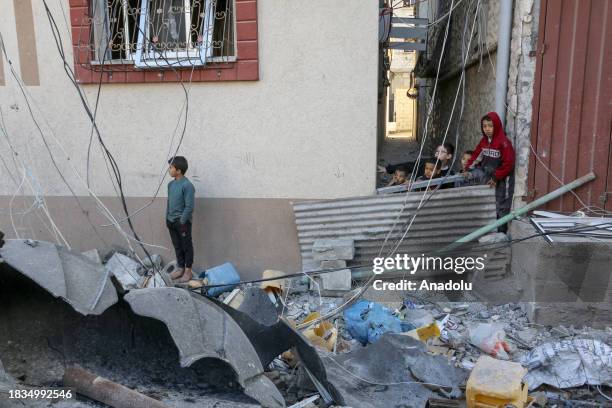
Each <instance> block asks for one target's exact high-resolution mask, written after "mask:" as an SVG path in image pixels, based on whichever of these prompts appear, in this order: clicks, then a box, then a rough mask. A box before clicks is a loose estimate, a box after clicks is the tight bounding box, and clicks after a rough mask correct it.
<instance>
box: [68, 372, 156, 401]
mask: <svg viewBox="0 0 612 408" xmlns="http://www.w3.org/2000/svg"><path fill="white" fill-rule="evenodd" d="M64 387H68V388H72V389H74V390H75V392H77V393H79V394H81V395H84V396H86V397H88V398H91V399H93V400H95V401H100V402H103V403H104V404H106V405H109V406H111V407H113V408H168V406H167V405H166V404H163V403H162V402H160V401H158V400H156V399H153V398H151V397H148V396H146V395H143V394H141V393H139V392H136V391H134V390H131V389H129V388H127V387H124V386H123V385H121V384H117V383H115V382H113V381H110V380H108V379H106V378H103V377H99V376H97V375H95V374H93V373H91V372H89V371H87V370H84V369H82V368H81V367H76V366H72V367H68V368H66V371H65V372H64Z"/></svg>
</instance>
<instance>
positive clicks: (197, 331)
mask: <svg viewBox="0 0 612 408" xmlns="http://www.w3.org/2000/svg"><path fill="white" fill-rule="evenodd" d="M124 299H125V300H126V301H127V302H128V303H129V304H130V306H131V308H132V310H133V311H134V313H136V314H138V315H141V316H146V317H152V318H154V319H157V320H160V321H162V322H164V323H165V324H166V326H167V327H168V331H169V332H170V335H171V336H172V339H173V340H174V343H175V344H176V346H177V348H178V350H179V357H180V363H181V366H182V367H189V366H190V365H192V364H193V363H195V362H196V361H198V360H200V359H202V358H207V357H212V358H218V359H221V360H223V361H225V362H227V363H228V364H230V365H231V366H232V368H233V369H234V370H235V372H236V374H237V377H238V382H239V383H240V385H241V386H242V387H243V388H244V392H245V394H246V395H248V396H250V397H251V398H254V399H255V400H257V401H258V402H259V403H260V404H261V405H262V406H264V407H284V406H285V401H284V399H283V397H282V395H281V394H280V392H279V390H278V389H277V388H276V386H275V385H274V384H273V383H272V381H270V379H268V377H266V376H265V375H264V374H263V371H264V367H263V365H262V364H261V361H260V359H259V356H258V355H257V352H256V350H255V348H254V347H253V345H252V344H251V342H250V341H249V338H248V337H247V336H246V335H245V333H244V332H243V330H242V329H241V327H240V326H239V325H238V323H236V321H235V320H234V319H232V318H231V317H230V316H229V315H228V314H227V313H225V312H224V310H223V309H222V308H220V307H219V306H218V305H216V304H215V303H214V302H212V301H210V300H209V299H207V298H204V297H201V296H198V295H195V294H192V293H190V292H189V291H186V290H183V289H178V288H150V289H139V290H134V291H130V292H129V293H128V294H127V295H126V296H125V298H124Z"/></svg>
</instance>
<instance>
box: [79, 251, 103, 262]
mask: <svg viewBox="0 0 612 408" xmlns="http://www.w3.org/2000/svg"><path fill="white" fill-rule="evenodd" d="M81 255H83V256H84V257H86V258H89V259H91V260H92V261H93V262H94V263H97V264H100V265H102V257H101V256H100V252H99V251H98V250H97V249H95V248H94V249H90V250H89V251H85V252H82V253H81Z"/></svg>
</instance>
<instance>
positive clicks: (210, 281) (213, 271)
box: [200, 262, 240, 297]
mask: <svg viewBox="0 0 612 408" xmlns="http://www.w3.org/2000/svg"><path fill="white" fill-rule="evenodd" d="M200 279H206V283H205V284H206V285H227V286H217V287H214V288H209V289H208V291H207V294H208V296H212V297H217V296H219V295H220V294H222V293H223V292H230V291H232V290H233V289H234V288H235V287H236V284H237V283H238V282H240V275H238V272H236V269H235V268H234V265H232V264H231V263H229V262H226V263H224V264H222V265H219V266H215V267H214V268H210V269H207V270H206V271H204V272H202V273H201V274H200Z"/></svg>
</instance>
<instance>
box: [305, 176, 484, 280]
mask: <svg viewBox="0 0 612 408" xmlns="http://www.w3.org/2000/svg"><path fill="white" fill-rule="evenodd" d="M422 196H423V193H422V192H413V193H408V196H407V199H406V194H385V195H378V196H371V197H357V198H344V199H336V200H325V201H304V202H296V203H293V210H294V212H295V222H296V225H297V231H298V240H299V244H300V250H301V254H302V266H303V268H304V269H309V268H311V267H312V266H314V265H313V261H312V245H313V243H314V242H315V240H317V239H319V238H347V239H353V240H354V241H355V261H354V262H355V263H370V262H371V261H372V259H373V258H374V257H376V256H378V252H379V250H380V248H381V246H382V244H383V241H384V239H385V237H386V235H387V233H388V232H389V230H390V229H391V228H392V227H393V224H394V222H395V220H396V219H397V216H398V214H399V212H400V211H401V208H402V206H403V205H404V201H405V200H406V209H405V210H404V212H403V213H402V215H401V217H400V219H399V221H398V223H397V225H396V227H395V230H394V232H393V233H392V234H391V236H390V239H389V241H388V243H387V245H386V247H385V248H386V249H385V252H388V251H390V250H391V249H392V248H393V247H394V246H395V242H396V240H398V239H399V238H400V237H401V235H402V234H403V232H404V230H405V229H406V226H407V225H408V223H409V222H410V220H411V219H412V217H413V215H414V213H415V210H416V208H417V206H418V204H419V201H420V200H421V197H422ZM495 219H496V213H495V196H494V190H493V189H491V188H489V187H487V186H473V187H462V188H452V189H446V190H439V191H438V192H436V193H435V194H434V195H433V196H432V197H431V199H430V200H429V201H428V202H427V204H425V206H424V207H423V208H422V209H421V210H420V211H419V213H418V215H417V217H416V218H415V220H414V222H413V224H412V227H411V229H410V232H409V233H408V234H407V236H406V238H405V239H404V241H403V243H402V245H401V246H400V248H399V249H398V252H399V253H414V251H418V250H422V249H423V248H427V247H432V246H433V247H438V248H441V247H443V246H444V245H445V244H448V243H450V242H453V241H455V240H456V239H458V238H460V237H462V236H464V235H467V234H468V233H470V232H472V231H474V230H475V229H477V228H479V227H482V226H484V225H487V224H489V223H491V222H493V221H495ZM383 255H384V253H383Z"/></svg>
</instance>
